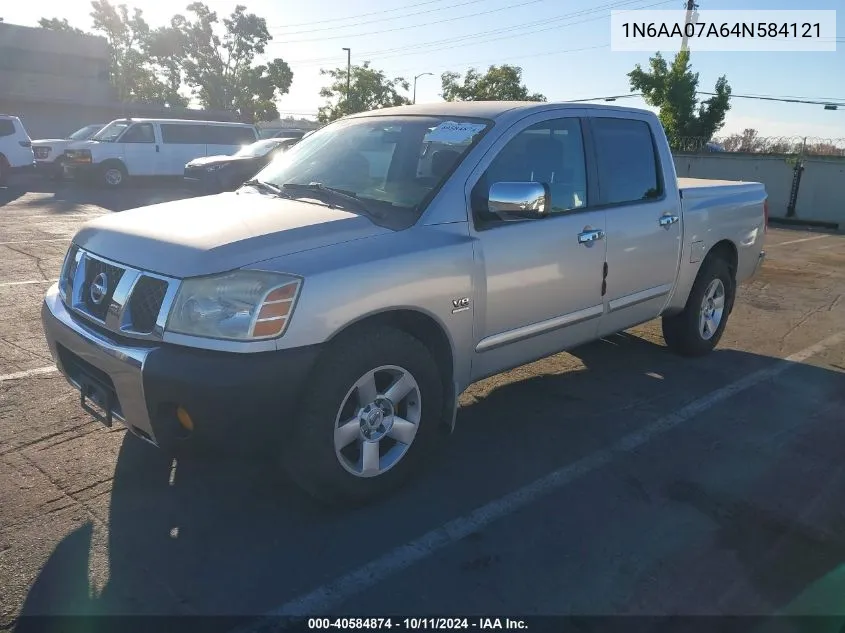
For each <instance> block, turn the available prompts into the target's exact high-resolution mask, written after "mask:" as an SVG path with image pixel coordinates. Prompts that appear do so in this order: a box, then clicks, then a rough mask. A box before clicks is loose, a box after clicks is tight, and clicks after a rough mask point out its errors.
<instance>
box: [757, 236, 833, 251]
mask: <svg viewBox="0 0 845 633" xmlns="http://www.w3.org/2000/svg"><path fill="white" fill-rule="evenodd" d="M826 237H830V235H814V236H813V237H802V238H801V239H800V240H789V241H788V242H778V243H777V244H766V248H771V247H773V246H786V245H787V244H800V243H801V242H812V241H813V240H823V239H824V238H826Z"/></svg>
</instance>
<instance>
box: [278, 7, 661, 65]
mask: <svg viewBox="0 0 845 633" xmlns="http://www.w3.org/2000/svg"><path fill="white" fill-rule="evenodd" d="M640 1H641V0H622V1H620V2H612V3H610V4H607V5H603V6H601V7H596V8H594V9H588V10H582V11H576V12H574V13H569V14H565V15H562V16H558V17H557V18H552V19H549V20H537V21H534V22H525V23H522V24H516V25H513V26H509V27H504V28H497V29H492V30H488V31H481V32H478V33H473V34H471V35H461V36H456V37H449V38H445V39H441V40H433V41H431V42H422V43H419V44H411V45H407V46H400V47H394V48H387V49H381V50H376V51H368V52H364V53H359V54H358V56H359V57H362V58H366V57H370V58H372V57H379V58H380V59H385V58H392V57H406V56H409V55H420V54H424V53H432V52H437V51H441V50H449V49H452V48H460V47H464V46H474V45H478V44H488V43H490V42H495V41H499V40H502V39H509V38H513V37H524V36H525V35H526V34H525V33H519V32H517V33H514V31H519V30H521V29H526V28H530V29H532V30H531V32H530V34H531V35H534V34H535V33H541V32H544V31H550V30H553V29H557V28H564V27H566V26H574V25H576V24H583V23H584V22H590V21H594V20H601V19H606V18H607V17H608V16H607V15H600V16H597V17H594V18H588V19H586V20H580V21H577V22H571V23H570V24H558V23H559V22H562V21H568V20H571V19H572V18H576V17H579V16H584V15H590V14H591V13H599V12H601V13H603V12H604V11H605V10H607V9H612V8H615V7H620V6H625V5H630V4H632V3H635V2H640ZM673 1H674V0H662V1H661V2H657V3H654V4H649V5H645V6H640V7H635V9H644V8H649V7H654V6H659V5H664V4H669V3H671V2H673ZM552 23H554V24H552ZM549 24H552V26H548V25H549ZM543 25H546V26H544V28H540V29H536V28H533V27H537V26H543ZM497 34H504V35H502V36H501V37H492V38H488V39H481V38H484V37H485V36H490V35H497ZM441 44H444V45H445V46H441ZM337 60H338V58H337V57H335V56H332V57H323V58H312V59H303V60H292V61H290V62H288V63H289V64H291V65H292V66H294V65H295V66H300V67H301V66H311V65H324V64H326V63H334V62H336V61H337Z"/></svg>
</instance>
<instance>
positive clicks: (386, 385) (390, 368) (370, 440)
mask: <svg viewBox="0 0 845 633" xmlns="http://www.w3.org/2000/svg"><path fill="white" fill-rule="evenodd" d="M308 383H309V384H310V385H311V386H310V387H309V388H307V389H306V390H305V392H304V393H303V395H302V400H301V404H300V411H299V415H298V416H296V421H295V423H294V424H295V426H294V427H293V428H292V429H291V430H290V433H291V439H292V441H290V442H286V445H287V454H286V455H285V466H286V468H287V471H288V473H289V474H290V476H291V478H292V479H293V480H294V482H296V483H297V484H298V485H299V486H300V487H301V488H303V489H304V490H305V491H307V492H308V493H309V494H311V495H312V496H313V497H315V498H317V499H319V500H320V501H323V502H325V503H327V504H330V505H335V506H350V505H360V504H364V503H367V502H369V501H372V500H374V499H377V498H379V497H384V496H386V495H388V494H389V493H390V492H392V491H394V490H396V489H397V488H399V487H400V486H401V485H402V484H404V483H405V482H406V481H407V480H408V478H409V477H410V476H411V475H412V474H413V473H414V472H415V471H417V470H418V469H419V467H420V466H421V465H422V464H423V463H424V460H425V459H426V457H428V456H430V455H431V453H432V451H433V449H434V448H435V446H436V445H437V443H438V440H439V438H441V437H443V434H442V433H440V432H439V428H440V423H441V417H442V412H443V397H444V394H443V383H442V380H441V375H440V371H439V369H438V367H437V364H436V362H435V360H434V358H433V356H432V355H431V353H430V352H429V351H428V349H427V348H426V347H425V346H424V345H423V344H422V343H421V342H420V341H419V340H417V339H416V338H414V337H413V336H411V335H410V334H407V333H406V332H403V331H401V330H398V329H395V328H392V327H380V328H377V329H376V328H371V329H367V330H364V331H361V330H358V331H357V332H356V333H355V335H354V336H346V337H343V338H342V339H339V340H338V341H336V342H335V343H333V344H332V347H331V348H330V349H329V350H327V352H326V354H325V355H324V357H323V358H322V359H321V360H320V361H319V363H318V365H317V366H316V367H315V370H314V372H313V374H312V375H311V376H310V377H309V379H308ZM343 429H345V432H344V430H343ZM398 438H401V439H402V440H405V441H400V440H399V439H398Z"/></svg>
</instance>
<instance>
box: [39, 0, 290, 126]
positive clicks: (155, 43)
mask: <svg viewBox="0 0 845 633" xmlns="http://www.w3.org/2000/svg"><path fill="white" fill-rule="evenodd" d="M91 7H92V11H91V18H92V20H93V31H94V33H95V34H98V35H103V36H104V37H105V38H106V40H107V41H108V44H109V62H110V68H111V81H112V85H113V86H114V88H115V90H116V92H117V96H118V99H120V100H121V101H135V102H140V103H155V104H167V105H170V106H171V107H185V106H187V105H188V102H189V99H188V97H186V96H185V95H184V94H182V92H181V89H182V87H183V86H188V87H189V88H190V89H191V91H192V93H193V95H194V96H195V97H196V98H197V100H198V101H199V102H200V105H202V107H204V108H208V109H212V110H228V111H233V110H234V111H236V112H238V113H240V115H241V118H243V119H244V120H256V119H257V120H263V121H270V120H273V119H276V118H278V116H279V113H278V110H277V108H276V104H275V101H276V99H278V98H280V97H281V96H282V95H284V94H287V92H288V91H289V90H290V85H291V82H292V81H293V72H292V71H291V69H290V67H289V66H288V64H287V63H286V62H285V61H284V60H283V59H280V58H276V59H273V60H271V61H269V62H267V63H265V64H255V63H254V62H255V57H256V56H257V55H261V54H263V53H264V51H265V47H266V45H267V43H268V42H269V41H270V40H271V39H272V37H271V35H270V33H269V31H268V30H267V23H266V21H265V20H264V18H260V17H258V16H257V15H255V14H254V13H247V11H246V7H244V6H241V5H238V6H237V7H235V10H234V11H233V12H232V13H231V15H229V17H225V18H223V19H222V21H221V20H220V19H218V17H217V13H215V12H214V11H211V10H210V9H209V8H208V6H206V5H205V4H203V3H202V2H194V3H192V4H191V5H189V6H188V7H187V10H188V12H189V16H188V17H186V16H184V15H180V14H177V15H174V16H173V17H172V18H171V20H170V23H169V24H168V25H167V26H163V27H160V28H157V29H151V28H150V26H149V24H147V22H146V20H145V19H144V16H143V12H142V11H141V10H140V9H137V8H134V9H132V10H131V11H130V9H129V8H128V7H127V5H125V4H120V5H113V4H111V2H109V0H93V1H92V2H91ZM39 25H40V26H41V27H42V28H46V29H52V30H57V31H72V32H77V33H83V31H82V30H80V29H77V28H75V27H72V26H71V25H70V24H68V21H67V20H66V19H65V20H59V19H58V18H51V19H47V18H42V19H41V20H40V21H39Z"/></svg>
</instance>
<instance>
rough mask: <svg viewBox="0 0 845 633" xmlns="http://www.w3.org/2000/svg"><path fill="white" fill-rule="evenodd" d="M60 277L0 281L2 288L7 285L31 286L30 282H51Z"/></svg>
mask: <svg viewBox="0 0 845 633" xmlns="http://www.w3.org/2000/svg"><path fill="white" fill-rule="evenodd" d="M56 281H58V279H30V280H28V281H4V282H0V288H5V287H7V286H29V285H30V284H51V283H53V282H56Z"/></svg>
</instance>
